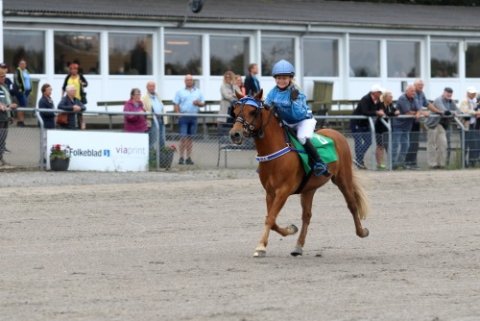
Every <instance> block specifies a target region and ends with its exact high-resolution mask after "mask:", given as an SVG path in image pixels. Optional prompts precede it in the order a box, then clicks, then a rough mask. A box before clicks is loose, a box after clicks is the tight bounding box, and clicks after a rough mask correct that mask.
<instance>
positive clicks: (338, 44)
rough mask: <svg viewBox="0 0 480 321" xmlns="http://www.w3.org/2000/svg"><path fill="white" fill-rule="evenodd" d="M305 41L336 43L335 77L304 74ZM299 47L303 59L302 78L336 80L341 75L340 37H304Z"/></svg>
mask: <svg viewBox="0 0 480 321" xmlns="http://www.w3.org/2000/svg"><path fill="white" fill-rule="evenodd" d="M305 40H320V41H321V40H332V41H336V43H337V52H336V68H335V69H336V70H335V71H336V74H335V75H329V76H326V75H308V76H307V75H306V74H305V70H306V69H307V68H306V67H307V66H306V65H305V63H306V61H307V60H306V59H305V53H306V50H305V42H304V41H305ZM300 41H301V46H302V52H303V57H302V61H303V75H302V76H303V77H321V78H338V77H340V74H341V69H342V66H341V54H340V50H341V49H340V48H341V38H340V37H324V36H306V37H303V38H302V39H301V40H300Z"/></svg>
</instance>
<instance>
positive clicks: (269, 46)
mask: <svg viewBox="0 0 480 321" xmlns="http://www.w3.org/2000/svg"><path fill="white" fill-rule="evenodd" d="M293 48H294V41H293V38H280V37H262V75H263V76H271V75H272V67H273V64H275V63H276V62H277V61H279V60H280V59H285V60H287V61H289V62H290V63H292V64H293V65H295V57H294V54H293Z"/></svg>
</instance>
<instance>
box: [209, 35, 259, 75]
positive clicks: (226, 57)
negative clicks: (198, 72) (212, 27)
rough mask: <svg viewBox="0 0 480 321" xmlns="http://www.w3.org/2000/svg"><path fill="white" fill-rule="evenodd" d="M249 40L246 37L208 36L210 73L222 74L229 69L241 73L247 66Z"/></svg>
mask: <svg viewBox="0 0 480 321" xmlns="http://www.w3.org/2000/svg"><path fill="white" fill-rule="evenodd" d="M249 52H250V47H249V42H248V38H247V37H226V36H211V37H210V74H211V75H223V74H224V73H225V71H227V70H231V71H233V72H234V73H236V74H238V75H243V74H244V73H245V72H246V70H247V67H248V63H249V61H250V59H249Z"/></svg>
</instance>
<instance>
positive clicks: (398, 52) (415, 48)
mask: <svg viewBox="0 0 480 321" xmlns="http://www.w3.org/2000/svg"><path fill="white" fill-rule="evenodd" d="M387 75H388V77H410V78H413V77H418V76H420V43H419V42H416V41H415V42H414V41H387Z"/></svg>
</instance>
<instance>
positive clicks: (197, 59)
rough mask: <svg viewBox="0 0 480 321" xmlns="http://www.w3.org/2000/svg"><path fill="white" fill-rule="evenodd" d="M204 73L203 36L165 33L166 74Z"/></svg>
mask: <svg viewBox="0 0 480 321" xmlns="http://www.w3.org/2000/svg"><path fill="white" fill-rule="evenodd" d="M186 74H192V75H201V74H202V37H201V36H195V35H193V36H192V35H188V36H187V35H165V75H186Z"/></svg>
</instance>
